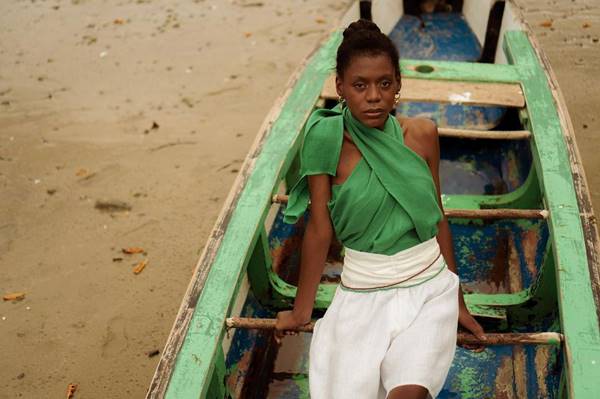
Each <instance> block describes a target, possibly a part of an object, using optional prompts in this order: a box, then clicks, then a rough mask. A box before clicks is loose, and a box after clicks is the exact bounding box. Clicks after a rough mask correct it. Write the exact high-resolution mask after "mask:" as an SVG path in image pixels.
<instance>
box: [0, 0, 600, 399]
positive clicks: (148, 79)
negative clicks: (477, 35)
mask: <svg viewBox="0 0 600 399" xmlns="http://www.w3.org/2000/svg"><path fill="white" fill-rule="evenodd" d="M520 3H521V4H522V5H523V6H524V12H525V15H526V18H527V19H528V21H529V22H530V24H531V26H532V28H533V29H534V31H535V33H536V35H537V36H538V38H539V40H540V42H541V44H542V47H543V49H544V50H545V52H546V54H547V55H548V57H549V59H550V62H551V64H552V66H553V68H554V70H555V72H556V74H557V77H558V80H559V85H560V86H561V88H562V91H563V94H564V96H565V99H566V102H567V105H568V107H569V112H570V115H571V118H572V120H573V124H574V127H575V131H576V135H577V140H578V145H579V149H580V152H581V155H582V158H583V163H584V167H585V169H586V173H587V177H588V181H589V185H590V191H591V193H592V199H593V202H594V203H595V204H596V207H599V206H600V168H599V160H598V158H597V157H596V154H597V153H598V152H599V151H600V139H599V137H598V132H599V131H600V118H599V117H598V116H597V114H596V111H597V110H598V109H600V95H599V94H598V89H599V88H600V85H599V83H598V82H597V81H596V77H597V76H600V51H599V50H600V43H598V38H599V37H600V4H598V2H597V1H595V0H574V1H571V0H560V1H558V0H554V1H552V0H533V1H531V0H528V1H525V0H520ZM347 4H348V1H342V0H325V1H319V2H308V1H300V0H280V1H254V0H228V1H216V0H213V1H210V0H193V1H192V0H190V1H181V0H179V1H177V0H169V1H158V0H105V1H102V2H99V1H92V0H68V1H67V0H52V1H35V0H32V1H17V0H11V1H8V0H7V1H3V2H2V3H1V4H0V190H1V191H0V198H1V201H2V206H1V207H0V293H2V294H5V293H9V292H23V293H25V299H24V300H21V301H15V302H4V301H3V302H1V303H0V335H1V336H2V344H0V350H1V353H2V355H1V356H0V398H2V399H4V398H7V399H8V398H14V397H23V398H60V397H65V392H66V389H67V385H68V384H70V383H74V384H77V385H78V389H77V393H76V396H75V398H140V397H143V396H144V394H145V392H146V389H147V387H148V385H149V382H150V379H151V378H152V374H153V372H154V368H155V367H156V363H157V361H158V358H159V357H158V356H154V355H155V354H156V351H157V350H162V348H163V345H164V343H165V340H166V337H167V335H168V333H169V330H170V328H171V325H172V323H173V320H174V318H175V315H176V312H177V309H178V307H179V305H180V300H181V298H182V296H183V293H184V292H185V289H186V287H187V284H188V282H189V279H190V276H191V272H192V270H193V269H194V267H195V265H196V261H197V259H198V257H199V254H200V253H201V251H202V249H203V246H204V243H205V241H206V238H207V236H208V234H209V232H210V230H211V228H212V226H213V224H214V222H215V219H216V217H217V215H218V213H219V210H220V208H221V206H222V203H223V201H224V200H225V197H226V196H227V194H228V192H229V189H230V187H231V184H232V182H233V180H234V178H235V176H236V173H237V172H238V168H239V167H240V165H241V163H242V161H243V159H244V157H245V155H246V152H247V151H248V149H249V147H250V145H251V143H252V141H253V139H254V136H255V134H256V133H257V131H258V128H259V126H260V124H261V122H262V120H263V118H264V117H265V115H266V113H267V112H268V110H269V109H270V107H271V105H272V103H273V101H274V100H275V99H276V98H277V96H278V95H279V94H281V92H282V90H283V87H284V86H285V83H286V81H287V80H288V78H289V77H290V75H291V74H292V72H293V71H294V70H295V69H296V68H297V65H298V63H299V62H300V61H301V60H302V59H303V58H304V57H305V56H306V55H307V54H308V53H309V52H310V51H311V50H312V49H313V48H314V46H315V45H316V43H317V42H318V41H319V39H320V38H321V37H322V35H323V34H325V33H326V32H328V31H329V30H330V29H332V28H333V26H334V24H335V23H336V21H337V19H338V18H339V17H340V16H341V14H342V12H343V11H344V10H345V8H346V6H347ZM548 20H551V21H552V23H551V24H550V26H548V24H547V23H544V22H545V21H548ZM128 248H129V249H132V251H129V252H138V253H133V254H126V253H124V252H123V249H128ZM136 248H140V250H139V251H136V250H135V249H136ZM144 262H146V263H144ZM140 264H142V265H145V267H144V268H143V270H141V272H139V274H135V273H134V269H135V268H136V267H138V270H139V269H141V268H142V265H140Z"/></svg>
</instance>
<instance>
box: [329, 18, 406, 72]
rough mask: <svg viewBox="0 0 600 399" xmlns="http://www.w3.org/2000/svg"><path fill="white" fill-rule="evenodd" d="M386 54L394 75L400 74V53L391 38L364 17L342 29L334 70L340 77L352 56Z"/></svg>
mask: <svg viewBox="0 0 600 399" xmlns="http://www.w3.org/2000/svg"><path fill="white" fill-rule="evenodd" d="M380 54H383V55H387V56H388V57H390V61H391V62H392V66H393V67H394V70H395V72H396V76H398V77H399V76H400V64H399V59H400V55H399V54H398V49H397V48H396V46H395V45H394V43H393V42H392V40H391V39H390V38H389V37H387V36H386V35H384V34H383V33H381V30H380V29H379V27H378V26H377V25H376V24H375V23H373V22H371V21H367V20H366V19H359V20H358V21H354V22H352V23H351V24H350V25H348V27H347V28H346V29H345V30H344V39H343V40H342V44H340V47H339V48H338V51H337V57H336V66H335V71H336V72H337V75H338V76H339V77H342V76H343V74H344V71H345V70H346V68H348V66H349V65H350V62H351V61H352V58H353V57H356V56H361V55H371V56H374V55H380Z"/></svg>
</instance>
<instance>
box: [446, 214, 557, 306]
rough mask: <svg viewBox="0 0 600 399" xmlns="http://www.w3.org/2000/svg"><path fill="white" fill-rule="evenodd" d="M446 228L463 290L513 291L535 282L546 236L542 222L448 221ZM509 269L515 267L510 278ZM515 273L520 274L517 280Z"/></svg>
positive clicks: (492, 292)
mask: <svg viewBox="0 0 600 399" xmlns="http://www.w3.org/2000/svg"><path fill="white" fill-rule="evenodd" d="M450 230H451V232H452V237H453V242H454V253H455V258H456V263H457V268H458V274H459V275H460V279H461V284H462V286H463V289H464V290H465V291H466V292H477V293H487V294H494V293H507V292H514V291H520V290H522V289H526V288H528V287H530V286H531V285H532V284H533V283H534V282H535V281H536V279H537V277H538V272H539V270H540V268H541V264H542V260H543V257H544V254H545V250H546V245H547V244H548V238H549V232H548V225H547V223H546V222H545V221H543V220H529V221H515V220H499V221H492V222H489V223H486V224H480V223H466V224H462V223H461V224H454V223H452V221H451V223H450ZM511 268H518V273H513V277H512V278H511V277H510V275H509V274H510V269H511ZM515 276H520V277H519V279H518V280H517V281H515V278H516V277H515ZM511 284H517V286H514V285H513V286H511Z"/></svg>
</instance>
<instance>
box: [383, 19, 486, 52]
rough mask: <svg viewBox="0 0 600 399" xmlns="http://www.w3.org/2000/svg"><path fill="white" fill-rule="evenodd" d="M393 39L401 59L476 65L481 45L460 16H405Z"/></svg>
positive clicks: (392, 34)
mask: <svg viewBox="0 0 600 399" xmlns="http://www.w3.org/2000/svg"><path fill="white" fill-rule="evenodd" d="M389 37H390V39H392V42H394V44H395V45H396V47H397V48H398V51H399V52H400V57H401V58H411V59H416V60H440V61H464V62H476V61H478V60H479V58H480V57H481V44H479V41H478V40H477V36H475V33H473V31H472V30H471V28H470V27H469V24H468V23H467V21H466V20H465V18H464V17H463V15H462V14H460V13H452V12H450V13H431V14H422V15H421V18H419V17H415V16H413V15H403V16H402V18H400V20H399V21H398V23H397V24H396V26H395V27H394V29H393V30H392V32H390V34H389Z"/></svg>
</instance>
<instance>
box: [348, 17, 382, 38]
mask: <svg viewBox="0 0 600 399" xmlns="http://www.w3.org/2000/svg"><path fill="white" fill-rule="evenodd" d="M365 31H366V32H374V33H381V30H380V29H379V27H378V26H377V25H376V24H375V23H374V22H372V21H369V20H366V19H359V20H358V21H354V22H352V23H351V24H350V25H348V27H347V28H346V29H345V30H344V39H348V38H350V37H351V36H354V35H355V34H358V33H366V32H365Z"/></svg>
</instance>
